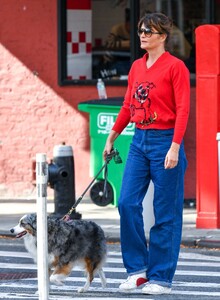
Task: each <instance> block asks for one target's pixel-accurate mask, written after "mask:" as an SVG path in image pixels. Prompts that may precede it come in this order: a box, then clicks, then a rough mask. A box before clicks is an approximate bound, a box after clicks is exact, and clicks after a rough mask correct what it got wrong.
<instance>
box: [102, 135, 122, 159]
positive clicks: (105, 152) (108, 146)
mask: <svg viewBox="0 0 220 300" xmlns="http://www.w3.org/2000/svg"><path fill="white" fill-rule="evenodd" d="M118 136H119V133H117V132H116V131H114V130H112V131H111V132H110V133H109V136H108V138H107V141H106V144H105V148H104V150H103V154H102V156H103V159H104V160H106V158H107V155H108V154H110V152H111V151H112V149H113V145H114V141H115V139H116V138H117V137H118Z"/></svg>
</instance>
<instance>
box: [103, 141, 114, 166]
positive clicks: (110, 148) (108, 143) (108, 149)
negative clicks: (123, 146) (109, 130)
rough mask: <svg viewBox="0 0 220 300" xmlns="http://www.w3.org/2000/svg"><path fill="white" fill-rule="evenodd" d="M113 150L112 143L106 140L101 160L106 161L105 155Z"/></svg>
mask: <svg viewBox="0 0 220 300" xmlns="http://www.w3.org/2000/svg"><path fill="white" fill-rule="evenodd" d="M112 149H113V143H111V142H109V141H108V140H107V141H106V144H105V148H104V151H103V159H104V160H105V161H106V158H107V155H108V154H110V152H111V151H112Z"/></svg>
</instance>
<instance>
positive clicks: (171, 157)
mask: <svg viewBox="0 0 220 300" xmlns="http://www.w3.org/2000/svg"><path fill="white" fill-rule="evenodd" d="M179 148H180V145H179V144H177V143H172V145H171V147H170V149H169V151H168V152H167V155H166V157H165V161H164V168H165V169H173V168H175V167H176V165H177V164H178V159H179Z"/></svg>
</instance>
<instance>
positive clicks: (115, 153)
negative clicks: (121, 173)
mask: <svg viewBox="0 0 220 300" xmlns="http://www.w3.org/2000/svg"><path fill="white" fill-rule="evenodd" d="M113 157H114V160H115V163H117V164H119V163H122V160H121V157H120V156H119V152H118V150H117V149H112V151H111V152H110V154H108V155H107V157H106V160H105V163H104V165H103V166H102V167H101V169H100V170H99V172H98V173H97V174H96V176H95V177H94V178H93V180H92V181H91V182H90V184H89V185H88V186H87V188H86V189H85V191H84V192H83V193H82V195H81V196H80V197H79V198H78V199H77V201H76V202H75V203H74V204H73V206H72V207H71V208H70V210H69V211H68V213H67V214H66V215H65V216H64V217H63V218H62V220H64V221H69V220H70V215H71V214H72V212H73V211H74V210H75V209H76V207H77V205H78V204H79V203H80V202H81V201H82V199H83V197H84V195H85V193H86V192H87V191H88V189H89V188H90V187H91V186H92V184H93V183H94V181H95V180H96V178H97V177H98V176H99V174H100V173H101V172H102V170H103V169H105V170H104V190H103V194H104V195H105V196H106V197H107V195H108V192H107V177H108V164H109V162H110V161H111V159H112V158H113Z"/></svg>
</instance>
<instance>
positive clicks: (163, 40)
mask: <svg viewBox="0 0 220 300" xmlns="http://www.w3.org/2000/svg"><path fill="white" fill-rule="evenodd" d="M160 38H161V42H162V43H164V42H165V41H166V38H167V34H166V33H162V34H160Z"/></svg>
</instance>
